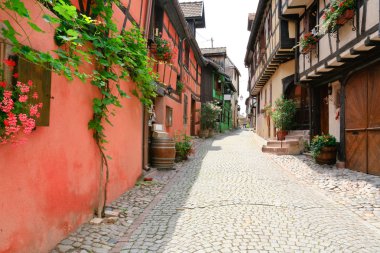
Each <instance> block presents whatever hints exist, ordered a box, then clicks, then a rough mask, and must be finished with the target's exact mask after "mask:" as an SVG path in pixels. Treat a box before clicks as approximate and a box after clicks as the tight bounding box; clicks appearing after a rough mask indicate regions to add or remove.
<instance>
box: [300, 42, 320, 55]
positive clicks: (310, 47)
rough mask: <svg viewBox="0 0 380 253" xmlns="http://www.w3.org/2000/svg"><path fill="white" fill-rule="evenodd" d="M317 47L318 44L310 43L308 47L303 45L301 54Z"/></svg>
mask: <svg viewBox="0 0 380 253" xmlns="http://www.w3.org/2000/svg"><path fill="white" fill-rule="evenodd" d="M316 48H317V45H316V44H309V45H307V46H306V47H303V48H302V49H301V54H308V53H310V52H311V51H312V50H315V49H316Z"/></svg>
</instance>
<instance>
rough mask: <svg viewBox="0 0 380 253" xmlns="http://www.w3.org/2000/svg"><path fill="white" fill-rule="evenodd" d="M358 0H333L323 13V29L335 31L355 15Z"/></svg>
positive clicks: (324, 30)
mask: <svg viewBox="0 0 380 253" xmlns="http://www.w3.org/2000/svg"><path fill="white" fill-rule="evenodd" d="M355 8H356V0H344V1H341V0H331V3H330V6H329V7H328V8H326V9H325V11H324V13H323V15H322V23H321V31H322V32H323V33H325V32H328V33H335V32H336V31H337V30H338V29H339V28H340V27H341V26H342V25H344V24H345V23H347V22H348V21H349V20H351V19H352V18H353V17H354V16H355Z"/></svg>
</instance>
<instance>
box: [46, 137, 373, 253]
mask: <svg viewBox="0 0 380 253" xmlns="http://www.w3.org/2000/svg"><path fill="white" fill-rule="evenodd" d="M260 149H261V145H259V142H258V141H256V139H255V138H254V133H252V132H249V131H236V132H232V133H230V134H229V135H221V136H218V137H216V138H215V139H214V140H210V139H208V140H205V141H203V142H202V143H201V144H199V145H197V152H196V155H195V156H194V157H192V158H191V159H189V161H187V162H185V163H184V164H183V167H182V168H181V169H180V170H178V171H177V172H173V171H171V172H167V173H169V174H168V175H170V176H169V177H168V176H167V178H166V179H165V180H166V181H165V184H166V186H162V185H161V184H160V183H157V184H156V185H155V186H149V187H148V189H149V188H152V187H153V188H152V189H151V191H150V192H153V193H152V194H158V195H157V196H156V197H155V198H154V199H153V197H149V196H145V197H144V196H139V198H145V202H144V204H143V205H142V207H140V209H139V208H137V209H136V214H135V215H134V216H133V215H132V216H133V217H132V216H130V217H129V214H128V212H126V217H129V218H128V219H129V220H128V219H127V218H121V220H119V221H118V222H117V223H116V224H113V225H107V224H102V225H97V226H98V228H96V225H85V226H84V227H82V228H81V229H80V230H79V232H77V233H76V234H74V235H72V236H71V237H69V238H68V239H66V240H69V242H70V243H67V241H66V244H65V243H64V241H63V242H61V244H60V245H58V247H57V248H56V249H55V250H54V252H82V253H84V252H380V229H379V226H378V218H379V217H378V214H379V213H378V211H379V208H380V206H379V204H380V196H379V188H380V183H379V182H380V179H379V177H373V176H368V178H369V180H368V182H371V183H372V184H371V186H372V188H368V189H369V191H370V193H369V196H370V197H367V198H365V196H363V198H364V199H365V200H366V202H365V205H364V209H365V210H364V211H366V210H367V211H368V210H371V215H369V216H370V217H371V219H369V218H368V215H366V214H365V213H363V212H361V211H358V212H356V211H355V210H354V209H353V208H355V207H357V208H359V209H360V210H361V209H362V208H363V206H362V205H357V204H355V203H360V201H356V200H357V199H361V198H357V197H355V196H354V195H355V193H352V194H351V193H350V194H348V197H349V198H347V199H345V201H343V200H341V199H339V198H338V197H336V196H335V195H334V196H333V195H331V194H330V191H331V189H341V187H340V186H339V185H337V183H331V180H333V179H331V178H327V179H326V175H323V177H324V178H325V179H324V180H327V181H328V180H330V181H329V183H328V184H322V183H321V180H322V179H321V178H320V177H321V176H320V174H323V171H318V170H316V171H314V173H317V174H319V175H318V178H316V179H315V180H311V179H310V177H311V176H313V177H317V176H315V175H311V173H310V172H309V170H311V169H310V168H305V166H304V167H302V166H298V167H297V166H296V165H295V164H296V163H301V164H302V165H304V164H305V161H304V160H303V159H304V158H302V156H301V158H302V159H297V161H293V160H292V159H293V158H291V157H284V158H275V157H271V156H269V155H266V154H263V153H262V152H261V150H260ZM281 159H282V160H281ZM288 160H290V163H289V164H290V165H289V166H291V167H292V168H290V169H287V168H285V167H286V163H285V162H284V161H288ZM295 167H297V169H295ZM318 169H320V170H334V169H332V168H330V167H321V168H318ZM294 170H295V171H294ZM300 171H301V172H300ZM340 171H342V170H340ZM347 173H353V175H356V177H355V180H353V181H355V182H354V183H355V184H356V185H359V186H360V185H361V181H360V180H365V179H366V178H367V175H364V174H360V175H361V176H359V177H358V176H357V175H358V174H359V173H356V172H347ZM347 173H345V174H344V179H345V181H344V183H345V185H347V184H348V183H347V182H349V181H350V178H351V177H350V176H347V175H348V174H347ZM331 174H332V173H330V174H329V175H331ZM308 177H309V178H308ZM331 177H332V178H333V177H336V174H333V175H332V176H331ZM158 181H160V180H158ZM359 181H360V182H359ZM315 182H317V183H315ZM318 184H322V185H326V187H318V186H319V185H318ZM331 185H333V186H334V187H331ZM363 187H364V188H365V187H366V185H365V184H364V183H363ZM325 188H326V189H325ZM342 189H343V188H342ZM135 191H136V190H135ZM158 191H160V193H158ZM132 192H133V191H132ZM145 192H146V193H147V194H148V195H149V190H145ZM344 192H346V191H344ZM357 192H358V194H364V195H365V193H363V191H360V190H358V191H357ZM336 195H339V193H336ZM131 196H132V195H131ZM343 197H347V196H346V194H344V196H343ZM130 198H132V197H124V200H123V198H121V199H120V200H118V201H116V202H115V203H117V204H115V205H113V206H114V208H117V209H121V208H122V207H125V208H128V207H129V206H130V205H129V204H127V203H123V201H125V202H128V201H131V200H129V199H130ZM350 199H355V201H354V200H353V201H354V202H355V203H354V202H352V203H351V202H350ZM152 200H153V201H152ZM150 201H152V202H150ZM369 201H370V202H372V203H368V205H369V206H370V207H368V209H366V208H367V202H369ZM149 203H150V204H149ZM144 209H145V211H143V210H144ZM129 211H130V210H129ZM362 211H363V210H362ZM131 217H132V218H133V219H132V218H131ZM86 226H91V227H90V228H88V227H86ZM107 226H108V227H107ZM121 227H122V228H121ZM96 230H102V231H103V235H102V234H100V236H99V237H98V236H95V237H93V238H96V239H97V240H98V242H97V244H96V245H95V246H94V245H93V244H92V245H91V240H88V239H85V238H88V237H91V235H88V234H89V231H90V234H91V233H93V234H99V233H98V232H96ZM83 231H86V233H85V234H87V235H83V234H81V233H82V232H83ZM91 231H92V232H91ZM94 231H95V232H94ZM104 231H106V232H104ZM107 231H108V232H107ZM115 231H116V232H115ZM104 233H105V234H104ZM112 234H114V235H115V236H116V237H114V238H111V237H112ZM105 236H106V237H107V239H108V240H103V241H102V237H105ZM86 240H87V242H88V243H89V245H87V246H86V247H83V245H84V242H85V241H86ZM75 242H77V246H73V243H75ZM80 245H82V246H80ZM63 246H66V247H63Z"/></svg>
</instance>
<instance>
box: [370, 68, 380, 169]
mask: <svg viewBox="0 0 380 253" xmlns="http://www.w3.org/2000/svg"><path fill="white" fill-rule="evenodd" d="M379 108H380V64H377V65H375V66H373V67H371V68H370V69H369V71H368V128H367V131H368V170H367V171H368V173H369V174H373V175H379V176H380V162H379V158H380V109H379Z"/></svg>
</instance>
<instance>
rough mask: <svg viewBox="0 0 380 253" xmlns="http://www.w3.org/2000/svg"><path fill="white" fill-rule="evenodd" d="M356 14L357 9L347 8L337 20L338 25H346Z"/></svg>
mask: <svg viewBox="0 0 380 253" xmlns="http://www.w3.org/2000/svg"><path fill="white" fill-rule="evenodd" d="M354 16H355V11H354V10H346V11H345V12H344V13H343V15H341V16H340V17H339V18H338V19H337V20H336V24H337V25H344V24H345V23H347V22H348V21H349V20H351V19H352V18H353V17H354Z"/></svg>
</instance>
